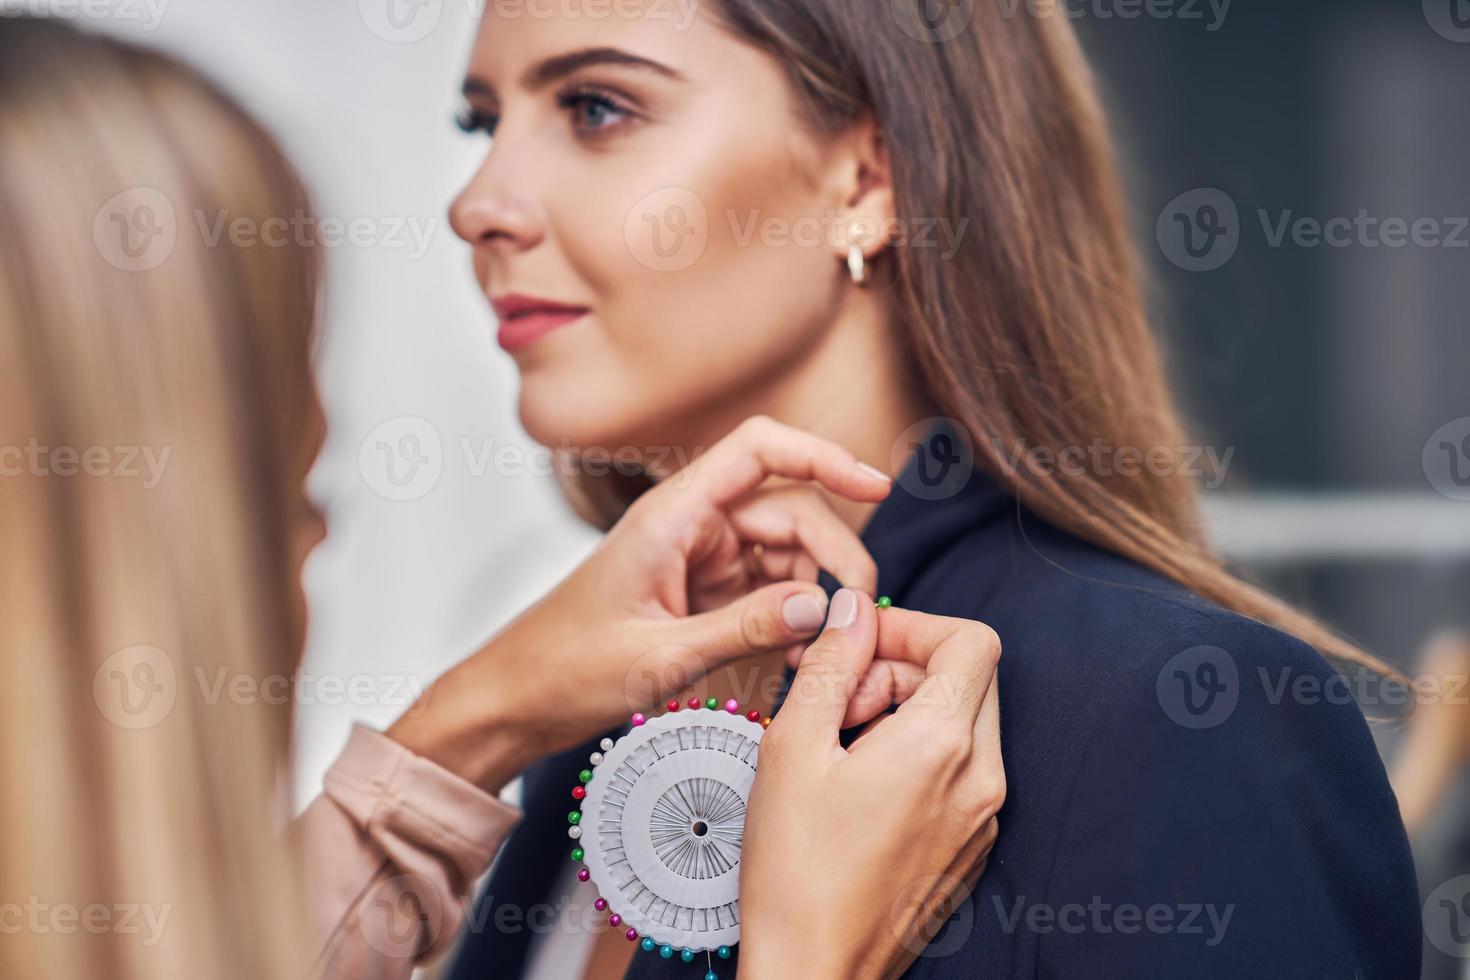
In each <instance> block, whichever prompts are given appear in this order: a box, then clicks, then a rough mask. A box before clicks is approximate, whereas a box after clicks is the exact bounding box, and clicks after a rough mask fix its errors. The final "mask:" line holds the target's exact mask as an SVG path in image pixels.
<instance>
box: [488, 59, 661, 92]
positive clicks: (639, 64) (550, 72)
mask: <svg viewBox="0 0 1470 980" xmlns="http://www.w3.org/2000/svg"><path fill="white" fill-rule="evenodd" d="M593 65H615V66H618V67H621V68H637V69H641V70H644V71H651V72H654V73H655V74H658V75H662V76H663V77H665V78H671V79H674V80H675V81H684V80H685V77H684V75H683V74H681V73H680V72H678V71H676V70H675V69H673V68H670V67H669V66H668V65H665V64H662V63H661V62H657V61H654V60H652V59H651V58H644V57H641V56H640V55H636V54H631V53H629V52H627V51H623V50H621V49H619V48H583V49H582V50H580V51H571V52H568V53H567V54H560V55H557V56H556V57H554V58H547V59H546V60H545V61H542V62H539V63H538V64H535V65H532V66H531V67H530V68H529V69H527V70H526V72H525V73H524V74H523V75H522V76H521V84H522V85H524V86H525V87H527V88H531V89H537V88H544V87H545V86H547V85H550V84H551V83H552V82H555V81H558V80H560V79H563V78H565V77H566V76H568V75H570V74H572V73H573V72H575V71H578V70H579V69H582V68H588V67H591V66H593ZM463 91H464V94H465V95H489V94H492V93H493V92H494V89H493V87H492V86H491V85H490V83H489V82H487V81H485V80H484V79H483V78H480V77H478V76H475V75H471V76H470V77H469V78H466V79H465V83H464V88H463Z"/></svg>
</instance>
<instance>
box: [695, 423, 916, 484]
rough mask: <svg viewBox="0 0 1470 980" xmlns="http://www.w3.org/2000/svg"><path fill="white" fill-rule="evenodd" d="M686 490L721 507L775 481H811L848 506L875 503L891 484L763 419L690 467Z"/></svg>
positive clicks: (834, 448)
mask: <svg viewBox="0 0 1470 980" xmlns="http://www.w3.org/2000/svg"><path fill="white" fill-rule="evenodd" d="M685 476H686V479H687V483H686V484H685V485H686V486H687V487H689V488H692V489H694V490H695V491H696V492H697V493H698V494H700V495H701V496H703V497H704V498H705V499H706V500H708V501H710V502H711V503H713V504H714V505H715V506H718V507H723V506H724V505H725V504H727V503H730V502H731V501H733V500H736V499H738V498H740V497H742V496H744V495H745V494H747V493H749V492H750V491H752V490H754V489H755V488H756V487H758V486H760V485H761V483H763V482H765V480H766V479H767V478H768V477H772V476H780V477H786V478H787V479H792V480H802V481H807V482H810V481H815V482H817V483H819V484H821V485H822V486H823V487H826V488H827V489H828V490H830V491H832V492H833V493H835V494H837V495H838V496H841V497H846V498H848V499H849V500H857V501H862V502H865V503H876V502H878V501H880V500H882V499H883V498H884V497H886V496H888V491H889V490H890V489H891V488H892V486H893V481H892V480H891V479H889V478H888V477H887V476H886V475H884V474H883V473H882V472H881V471H879V470H877V469H874V468H873V467H871V466H868V465H867V464H865V463H860V462H858V460H857V458H856V457H854V456H853V454H852V453H850V452H848V451H847V450H846V449H843V448H842V447H841V446H839V445H837V444H836V443H835V442H830V441H828V440H826V439H823V438H820V437H819V436H814V435H812V434H810V433H807V432H802V431H801V430H800V429H794V428H792V427H791V426H789V425H782V424H781V423H780V422H777V421H775V420H774V419H771V418H767V417H765V416H763V415H758V416H755V417H754V418H750V419H746V420H745V421H744V422H742V423H741V424H740V426H739V427H738V428H736V429H735V431H733V432H731V433H730V434H729V435H727V436H726V437H725V438H723V439H721V440H720V441H719V442H717V443H715V445H714V446H712V447H711V448H710V449H709V451H708V452H706V453H705V454H704V455H702V456H700V457H699V458H698V459H696V460H695V461H694V462H693V463H690V464H689V466H688V467H687V469H686V473H685Z"/></svg>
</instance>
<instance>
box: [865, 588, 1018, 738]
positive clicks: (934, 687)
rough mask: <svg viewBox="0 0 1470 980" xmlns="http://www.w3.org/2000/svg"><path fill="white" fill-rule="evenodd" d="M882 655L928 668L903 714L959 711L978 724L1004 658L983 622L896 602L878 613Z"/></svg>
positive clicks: (906, 703) (903, 707)
mask: <svg viewBox="0 0 1470 980" xmlns="http://www.w3.org/2000/svg"><path fill="white" fill-rule="evenodd" d="M877 655H878V657H879V658H880V659H883V660H898V661H903V662H905V663H910V664H914V665H917V666H921V667H923V668H924V671H925V673H926V675H927V676H926V677H925V679H924V682H923V683H922V684H920V685H919V687H918V689H916V690H915V691H914V692H913V693H912V695H911V696H910V697H909V699H908V700H907V701H905V702H904V704H903V706H902V707H901V708H900V709H899V711H900V713H903V712H908V713H909V714H913V715H921V714H926V713H935V712H937V713H940V714H944V715H953V714H959V715H960V716H962V717H963V718H964V719H965V720H967V721H968V722H970V723H971V724H974V723H975V721H976V719H977V718H978V717H979V714H980V709H981V705H982V704H983V702H984V700H985V697H986V695H987V693H988V692H989V690H990V688H991V684H992V682H993V680H994V678H995V669H996V665H997V663H998V662H999V660H1000V639H999V637H997V636H996V635H995V631H994V630H992V629H991V628H990V627H988V626H986V625H985V624H984V623H978V622H976V621H974V620H970V619H956V618H953V617H949V616H932V615H930V614H928V613H921V612H915V611H913V610H910V609H899V608H897V607H893V608H889V609H885V610H883V613H882V615H880V616H879V617H878V653H877Z"/></svg>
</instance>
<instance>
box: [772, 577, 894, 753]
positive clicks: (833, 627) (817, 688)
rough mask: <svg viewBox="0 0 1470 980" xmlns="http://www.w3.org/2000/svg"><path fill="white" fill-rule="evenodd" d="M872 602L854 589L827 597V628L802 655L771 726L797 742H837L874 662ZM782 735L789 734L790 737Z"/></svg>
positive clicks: (827, 743) (813, 743) (818, 743)
mask: <svg viewBox="0 0 1470 980" xmlns="http://www.w3.org/2000/svg"><path fill="white" fill-rule="evenodd" d="M875 619H876V617H875V616H874V609H873V600H872V599H870V598H868V597H867V596H866V595H864V594H863V593H861V592H857V591H855V590H853V589H838V590H837V593H836V594H835V595H833V596H832V603H831V607H830V608H829V609H828V614H827V628H826V629H825V630H823V631H822V635H821V636H819V637H817V639H816V642H814V643H813V644H812V645H811V646H810V647H809V648H808V649H807V651H806V653H805V654H804V655H803V656H802V658H801V668H800V669H799V670H797V672H796V677H794V678H793V679H792V681H791V688H790V690H789V691H788V692H787V694H786V700H785V701H783V702H782V704H781V711H780V713H779V714H778V715H777V716H776V720H775V721H774V722H772V724H771V730H772V731H775V729H776V726H777V725H780V726H781V733H779V737H781V738H783V739H785V738H791V739H793V740H795V741H798V742H800V743H802V744H808V743H809V744H812V745H819V746H836V745H837V733H838V732H839V731H840V730H841V728H842V720H843V719H844V718H845V717H846V716H847V707H848V703H849V702H850V700H851V698H852V694H853V692H854V690H855V689H856V687H857V684H858V680H859V678H861V677H862V676H863V675H864V674H865V673H866V672H867V670H868V665H869V664H871V663H872V662H873V646H874V642H875V640H876V639H877V632H878V628H877V623H876V622H875ZM787 733H790V734H789V735H788V734H787Z"/></svg>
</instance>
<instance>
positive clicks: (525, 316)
mask: <svg viewBox="0 0 1470 980" xmlns="http://www.w3.org/2000/svg"><path fill="white" fill-rule="evenodd" d="M490 305H491V306H492V307H494V309H495V315H496V316H497V317H499V318H500V331H499V334H498V336H497V338H496V339H497V340H499V341H500V346H501V347H503V348H505V349H506V350H507V351H511V352H514V351H518V350H523V349H524V348H526V347H529V346H530V345H532V344H534V343H535V342H536V341H538V340H540V339H541V338H542V337H544V336H546V335H547V334H549V333H550V332H551V331H553V330H555V329H557V328H558V327H564V326H566V325H567V324H569V323H574V322H576V321H577V320H580V319H582V317H584V316H586V315H587V313H588V310H587V307H585V306H572V305H569V304H567V303H557V302H553V301H552V300H546V299H537V298H535V297H534V296H522V295H520V294H518V293H511V294H509V295H506V296H501V297H499V298H496V299H492V300H491V301H490Z"/></svg>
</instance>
